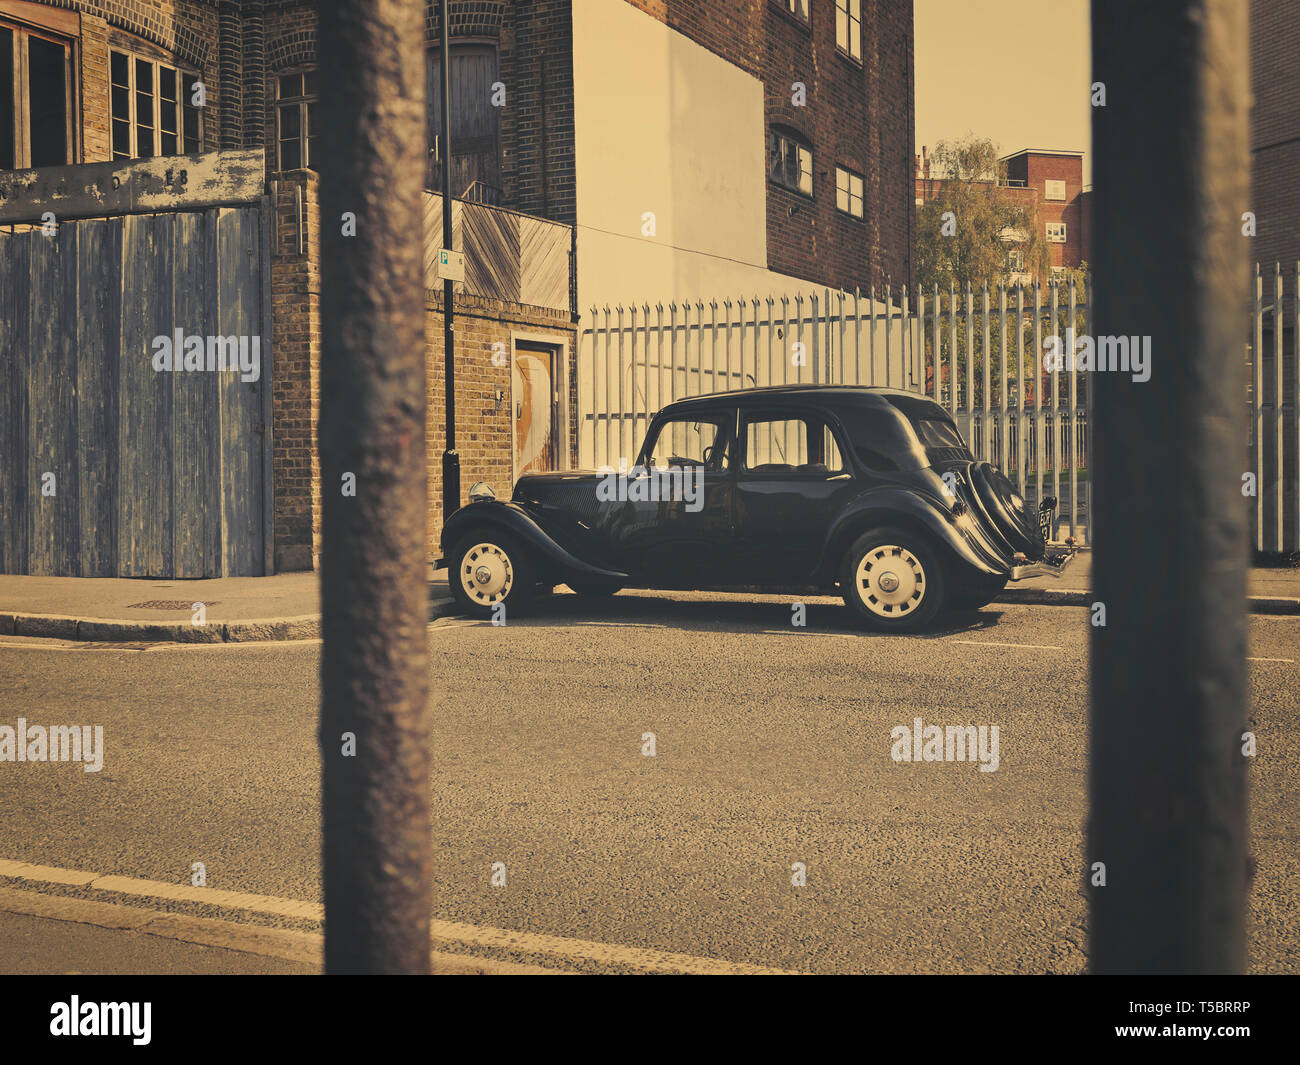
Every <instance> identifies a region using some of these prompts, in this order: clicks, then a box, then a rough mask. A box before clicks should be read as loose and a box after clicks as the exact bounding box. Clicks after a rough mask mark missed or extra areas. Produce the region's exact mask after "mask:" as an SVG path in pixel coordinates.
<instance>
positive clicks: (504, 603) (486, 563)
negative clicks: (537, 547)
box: [448, 529, 537, 620]
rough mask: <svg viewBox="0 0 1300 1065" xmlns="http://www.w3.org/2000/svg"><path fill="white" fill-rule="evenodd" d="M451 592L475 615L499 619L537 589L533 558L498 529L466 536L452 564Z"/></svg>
mask: <svg viewBox="0 0 1300 1065" xmlns="http://www.w3.org/2000/svg"><path fill="white" fill-rule="evenodd" d="M448 577H449V578H450V579H449V581H448V583H449V584H450V585H451V594H452V596H453V597H454V598H455V600H456V602H457V603H458V604H459V605H460V608H461V609H462V610H463V611H465V613H467V614H469V615H470V616H472V617H476V618H492V619H494V620H495V619H496V618H497V617H499V616H501V614H500V611H501V609H502V608H503V607H504V609H505V610H506V611H507V613H508V612H509V611H512V610H516V609H518V608H519V607H522V606H524V605H525V604H526V603H527V602H528V601H529V599H531V598H532V596H533V594H534V593H535V591H536V583H537V582H536V577H535V576H534V567H533V562H532V559H531V558H530V557H529V555H528V552H527V550H526V549H525V548H524V547H523V546H522V545H520V544H519V542H518V541H517V540H515V538H514V537H512V536H508V535H506V534H503V533H499V532H497V531H496V530H495V529H480V530H478V531H476V532H472V533H470V534H469V535H467V536H465V537H464V538H462V539H461V540H460V542H459V543H457V544H456V547H455V548H454V549H453V550H452V553H451V558H450V565H449V566H448Z"/></svg>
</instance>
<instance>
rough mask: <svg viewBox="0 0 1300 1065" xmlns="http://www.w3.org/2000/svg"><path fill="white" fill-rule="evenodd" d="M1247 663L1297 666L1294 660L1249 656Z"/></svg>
mask: <svg viewBox="0 0 1300 1065" xmlns="http://www.w3.org/2000/svg"><path fill="white" fill-rule="evenodd" d="M1246 661H1247V662H1290V663H1292V664H1293V665H1294V664H1295V659H1294V658H1251V657H1249V656H1247V658H1246Z"/></svg>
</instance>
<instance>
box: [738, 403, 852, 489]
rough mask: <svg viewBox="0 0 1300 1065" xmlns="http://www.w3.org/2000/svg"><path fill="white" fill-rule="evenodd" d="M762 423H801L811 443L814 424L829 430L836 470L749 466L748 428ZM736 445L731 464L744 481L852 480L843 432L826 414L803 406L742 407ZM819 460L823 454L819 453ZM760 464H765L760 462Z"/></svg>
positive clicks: (850, 464)
mask: <svg viewBox="0 0 1300 1065" xmlns="http://www.w3.org/2000/svg"><path fill="white" fill-rule="evenodd" d="M764 422H802V423H803V424H804V431H805V434H806V435H805V438H804V439H805V441H807V442H811V441H812V438H813V435H812V429H813V427H814V426H817V427H820V428H821V430H822V431H823V432H826V433H829V434H830V437H831V440H832V441H833V442H834V444H835V450H836V451H837V452H839V459H840V464H839V467H838V468H837V469H830V468H829V466H828V468H827V470H826V472H825V473H818V472H815V471H807V472H800V470H799V468H798V466H797V465H795V464H794V463H784V465H789V466H794V467H795V468H794V469H791V470H784V471H780V472H771V471H769V472H763V471H760V470H758V469H757V468H755V467H751V466H750V465H749V457H750V456H749V427H750V426H751V425H753V424H755V423H759V424H761V423H764ZM736 442H737V443H736V447H737V451H738V452H739V454H738V456H737V458H738V461H737V462H736V463H735V464H734V468H735V470H736V474H737V476H738V477H739V478H740V479H741V480H746V481H829V480H844V479H846V478H847V479H852V478H853V476H854V470H853V464H852V463H851V462H850V461H849V459H848V451H847V450H846V449H845V446H844V442H845V438H844V434H843V433H842V432H841V431H840V428H839V426H838V425H837V424H836V423H835V419H833V418H831V417H829V416H828V415H827V414H826V413H824V412H822V411H811V410H806V409H804V408H782V407H756V408H754V409H753V410H742V411H741V413H740V424H739V426H738V427H737V431H736ZM822 457H823V459H824V458H825V456H824V455H823V456H822ZM763 465H767V463H764V464H763ZM800 465H810V463H801V464H800Z"/></svg>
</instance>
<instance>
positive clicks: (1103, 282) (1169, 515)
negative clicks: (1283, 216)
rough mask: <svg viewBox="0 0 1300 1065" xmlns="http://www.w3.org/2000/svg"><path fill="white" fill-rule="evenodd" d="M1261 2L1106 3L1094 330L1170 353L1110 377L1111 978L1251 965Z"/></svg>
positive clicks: (1096, 17) (1099, 926) (1104, 925)
mask: <svg viewBox="0 0 1300 1065" xmlns="http://www.w3.org/2000/svg"><path fill="white" fill-rule="evenodd" d="M1247 8H1248V5H1247V4H1246V3H1245V2H1244V0H1148V2H1146V3H1142V4H1134V3H1132V2H1131V0H1093V4H1092V41H1093V44H1092V48H1093V80H1094V82H1100V83H1103V84H1104V91H1105V106H1095V105H1094V110H1093V150H1094V153H1095V155H1094V157H1095V167H1096V171H1097V173H1096V176H1095V178H1094V187H1095V189H1096V192H1095V206H1094V221H1095V225H1094V226H1093V231H1094V232H1095V234H1096V236H1095V244H1096V247H1095V249H1094V251H1095V261H1096V270H1095V277H1096V298H1097V305H1096V313H1095V316H1094V319H1093V321H1094V323H1095V324H1094V326H1093V328H1094V329H1095V330H1096V332H1097V333H1098V334H1101V335H1114V336H1123V337H1128V338H1130V339H1129V344H1130V347H1131V346H1132V345H1133V342H1134V338H1138V343H1139V344H1140V343H1141V339H1140V338H1142V337H1150V338H1151V346H1150V362H1149V367H1148V368H1149V370H1150V379H1149V380H1147V381H1145V382H1142V381H1137V380H1134V374H1133V373H1132V372H1121V371H1097V372H1095V373H1094V374H1093V383H1094V385H1095V393H1094V394H1095V402H1096V415H1095V435H1094V436H1093V456H1094V459H1095V462H1096V473H1095V477H1096V486H1097V505H1096V511H1095V520H1096V524H1097V528H1096V530H1095V538H1094V544H1095V552H1094V568H1093V582H1094V597H1095V599H1096V600H1097V602H1098V603H1099V604H1101V605H1102V606H1103V607H1104V609H1105V616H1104V621H1105V624H1104V626H1103V625H1100V624H1098V615H1097V610H1096V608H1095V607H1094V610H1093V616H1092V622H1093V627H1092V630H1091V633H1092V641H1091V645H1092V668H1091V675H1092V718H1091V720H1092V730H1091V731H1092V752H1091V772H1090V780H1089V791H1090V802H1091V821H1090V831H1089V843H1088V862H1089V870H1088V876H1089V883H1090V885H1091V886H1090V887H1089V893H1090V899H1091V919H1090V935H1091V949H1090V954H1089V963H1090V967H1091V970H1092V971H1093V972H1095V973H1210V972H1215V973H1218V972H1224V973H1230V972H1240V971H1241V970H1242V968H1243V966H1244V945H1243V944H1244V932H1243V929H1244V916H1245V892H1246V860H1247V843H1246V828H1247V825H1246V813H1247V810H1246V760H1245V759H1244V758H1243V756H1242V732H1243V730H1244V722H1245V716H1246V715H1245V692H1246V673H1245V661H1244V654H1245V639H1246V635H1245V616H1244V607H1245V566H1246V504H1247V503H1248V502H1249V501H1248V500H1244V499H1243V498H1242V494H1241V484H1242V480H1241V475H1242V472H1243V471H1244V470H1245V469H1247V466H1246V439H1247V438H1246V426H1245V420H1244V416H1243V404H1242V396H1244V395H1245V378H1244V373H1245V365H1244V355H1243V350H1244V344H1245V341H1246V337H1247V327H1248V320H1247V316H1246V309H1247V296H1248V293H1249V291H1250V289H1249V273H1248V270H1247V259H1248V255H1247V242H1246V240H1245V239H1244V238H1243V237H1242V235H1241V231H1240V226H1241V215H1242V212H1243V211H1246V210H1249V193H1250V184H1249V170H1248V165H1249V158H1250V155H1249V148H1248V143H1247V129H1248V121H1249V89H1250V81H1249V43H1248V26H1247ZM1095 91H1096V90H1095V88H1094V93H1095ZM1094 103H1095V102H1094ZM1139 174H1147V175H1154V174H1158V175H1159V180H1158V181H1140V180H1135V176H1136V175H1139ZM1094 863H1104V869H1102V870H1099V869H1098V867H1097V865H1096V864H1094ZM1099 873H1100V874H1101V875H1102V876H1104V881H1105V886H1100V884H1099V883H1098V875H1099Z"/></svg>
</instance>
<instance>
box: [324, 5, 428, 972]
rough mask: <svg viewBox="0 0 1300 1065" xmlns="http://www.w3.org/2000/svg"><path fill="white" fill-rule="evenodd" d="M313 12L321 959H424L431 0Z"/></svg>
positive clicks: (392, 963)
mask: <svg viewBox="0 0 1300 1065" xmlns="http://www.w3.org/2000/svg"><path fill="white" fill-rule="evenodd" d="M319 12H320V15H319V18H320V24H319V28H320V62H321V69H322V70H323V71H325V72H326V76H325V77H323V78H322V94H321V116H322V127H323V128H322V131H321V133H322V139H323V142H324V144H323V147H324V151H323V152H322V153H321V158H322V159H324V160H326V162H325V165H324V166H322V167H321V172H320V190H321V326H322V329H321V333H322V338H321V339H322V344H321V378H320V380H321V403H320V407H321V409H320V458H321V494H322V497H323V502H324V525H323V530H322V540H323V543H322V547H323V555H322V561H321V592H322V600H323V602H322V608H323V634H324V644H325V646H324V649H323V652H322V655H321V686H322V694H321V724H320V745H321V755H322V761H323V789H322V790H323V794H322V807H323V809H322V819H323V825H322V827H323V837H324V843H323V852H324V853H323V864H324V884H325V968H326V971H327V972H329V973H427V972H428V971H429V920H430V915H431V911H432V898H431V892H432V886H431V885H432V862H431V847H432V844H431V835H430V806H429V751H428V743H427V737H426V731H425V725H424V713H425V706H426V698H427V677H428V658H427V649H426V644H425V625H426V622H427V620H428V619H427V615H426V611H427V609H428V607H427V600H428V592H427V590H426V585H427V568H426V536H425V526H426V521H427V507H426V497H427V483H426V467H425V462H426V458H425V406H426V403H425V353H424V351H425V337H424V251H423V224H422V210H421V201H422V196H423V184H424V180H423V178H424V159H425V151H426V148H425V142H426V140H427V136H426V132H425V125H424V121H425V114H424V106H425V104H424V96H425V93H424V52H423V42H424V17H423V16H424V4H423V3H422V2H420V0H335V2H333V3H329V4H321V5H320V7H319ZM348 213H351V214H353V215H355V236H348V235H345V234H346V228H345V226H344V223H343V219H344V216H345V215H346V214H348ZM348 475H353V476H354V477H355V495H353V494H350V492H349V480H350V478H349V476H348Z"/></svg>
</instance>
